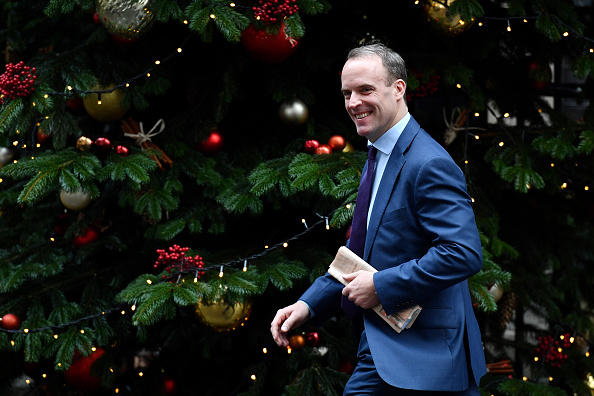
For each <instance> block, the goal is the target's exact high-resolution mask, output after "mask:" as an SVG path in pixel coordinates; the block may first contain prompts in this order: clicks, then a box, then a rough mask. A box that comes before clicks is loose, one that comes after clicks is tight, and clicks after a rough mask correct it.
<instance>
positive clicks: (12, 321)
mask: <svg viewBox="0 0 594 396" xmlns="http://www.w3.org/2000/svg"><path fill="white" fill-rule="evenodd" d="M0 326H2V328H3V329H5V330H18V329H19V328H20V327H21V320H20V319H19V317H18V316H16V315H15V314H11V313H8V314H6V315H4V316H3V317H2V319H1V320H0Z"/></svg>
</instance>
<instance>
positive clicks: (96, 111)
mask: <svg viewBox="0 0 594 396" xmlns="http://www.w3.org/2000/svg"><path fill="white" fill-rule="evenodd" d="M114 87H115V85H114V84H111V85H109V86H107V87H102V86H95V87H93V91H110V90H112V89H113V88H114ZM123 98H124V91H122V90H121V89H119V88H118V89H116V90H114V91H111V92H107V93H101V103H99V94H97V93H93V94H90V95H89V96H87V97H85V98H84V99H83V104H84V105H85V110H86V111H87V113H89V115H90V116H91V117H92V118H94V119H95V120H97V121H103V122H111V121H117V120H119V119H120V118H122V117H123V116H124V114H126V112H127V111H128V109H129V108H130V106H123V105H122V99H123Z"/></svg>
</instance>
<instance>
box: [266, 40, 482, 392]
mask: <svg viewBox="0 0 594 396" xmlns="http://www.w3.org/2000/svg"><path fill="white" fill-rule="evenodd" d="M341 82H342V93H343V95H344V100H345V107H346V110H347V112H348V113H349V115H350V117H351V119H352V120H353V122H354V123H355V125H356V128H357V133H358V134H359V135H360V136H362V137H365V138H367V140H368V144H369V145H373V146H374V147H375V148H377V154H376V157H375V160H374V161H375V171H374V176H373V184H372V190H371V204H370V206H369V208H370V209H369V211H368V213H366V214H367V215H368V218H367V230H366V237H364V239H363V241H364V250H362V252H361V253H360V254H361V257H362V258H363V259H364V260H365V261H367V262H368V263H369V264H371V265H372V266H373V267H375V268H376V269H377V270H378V272H377V273H375V274H372V273H370V272H365V271H359V272H355V273H352V274H347V275H345V276H344V278H345V280H346V281H347V282H349V284H348V285H347V286H345V287H343V285H342V284H341V283H339V282H338V281H336V280H334V279H333V278H332V277H331V276H330V275H329V274H326V275H325V276H321V277H320V278H318V279H317V280H316V281H315V282H314V284H313V285H312V286H311V287H310V288H309V289H308V290H307V291H306V292H305V293H304V294H303V296H302V297H301V298H300V300H299V301H297V302H296V303H295V304H292V305H290V306H288V307H285V308H283V309H280V310H279V311H278V312H277V314H276V316H275V318H274V319H273V321H272V324H271V332H272V336H273V338H274V340H275V341H276V343H277V344H278V345H279V346H284V347H286V346H287V345H288V339H287V332H289V331H290V330H291V329H295V328H297V327H298V326H300V325H302V324H303V323H305V322H306V321H307V320H308V319H309V318H310V317H311V318H314V319H315V320H317V321H323V320H325V319H327V318H329V317H330V316H331V315H333V314H335V312H336V309H337V308H338V306H340V305H341V299H342V298H343V297H346V298H348V300H349V301H350V302H352V303H354V305H356V306H358V307H359V308H360V313H359V314H358V316H355V317H354V319H353V320H354V322H355V323H357V322H358V321H359V322H361V318H362V319H363V320H362V323H363V324H364V326H363V327H364V328H363V329H362V332H361V333H360V334H357V335H358V336H360V341H359V349H358V362H357V366H356V367H355V371H354V372H353V374H352V376H351V378H350V379H349V381H348V383H347V385H346V387H345V390H344V395H361V394H368V395H464V396H467V395H473V396H474V395H478V394H479V391H478V389H477V385H478V383H479V380H480V378H481V377H482V376H483V375H484V374H485V373H486V365H485V357H484V353H483V349H482V343H481V335H480V330H479V327H478V324H477V321H476V318H475V316H474V312H473V308H472V303H471V299H470V293H469V291H468V283H467V279H468V278H469V277H470V276H472V275H474V274H475V273H477V272H478V271H480V269H481V266H482V254H481V244H480V239H479V235H478V230H477V227H476V223H475V219H474V213H473V211H472V207H471V200H470V198H469V196H468V194H467V192H466V182H465V178H464V175H463V173H462V171H461V170H460V168H459V167H458V166H457V165H456V164H455V163H454V161H453V160H452V158H451V157H450V156H449V154H448V153H447V152H446V151H445V150H444V149H443V148H442V147H441V146H440V145H439V144H438V143H437V142H436V141H435V140H434V139H433V138H431V136H429V135H428V134H427V133H426V132H425V131H424V130H423V129H421V128H420V126H419V124H418V123H417V122H416V121H415V120H414V118H412V117H411V115H410V114H409V113H408V107H407V104H406V100H405V94H406V67H405V64H404V61H403V60H402V58H401V57H400V56H399V55H398V54H397V53H395V52H394V51H392V50H391V49H389V48H387V47H386V46H384V45H383V44H369V45H365V46H362V47H359V48H355V49H354V50H352V51H351V52H350V53H349V55H348V57H347V61H346V63H345V65H344V67H343V70H342V75H341ZM373 151H375V149H374V150H373ZM369 163H370V162H369V161H368V163H367V164H366V167H365V169H367V168H368V165H369ZM362 184H363V183H362ZM361 188H362V187H360V190H359V195H361ZM355 212H357V208H355ZM356 216H357V214H356V213H355V217H356ZM363 224H364V223H363ZM354 227H355V225H353V229H352V231H351V239H350V240H349V247H351V245H353V239H354V236H353V234H354V232H355V229H354ZM362 228H365V226H364V225H363V226H362ZM349 301H346V303H348V302H349ZM379 303H381V304H382V305H383V307H384V309H385V310H386V313H387V314H388V315H389V314H392V313H394V312H398V311H400V310H402V309H403V308H406V307H410V306H412V305H415V304H418V305H420V306H421V307H422V311H421V313H420V314H419V316H418V317H417V319H416V321H415V322H414V323H413V325H412V327H411V328H410V329H406V330H403V331H402V332H401V333H396V332H395V331H394V330H392V329H391V328H390V327H389V326H388V325H387V324H386V323H385V322H384V321H383V320H382V319H381V318H380V317H379V316H377V315H376V313H375V312H373V311H372V310H371V309H369V308H372V307H374V306H375V305H377V304H379ZM343 305H344V306H345V307H346V305H348V304H344V302H343Z"/></svg>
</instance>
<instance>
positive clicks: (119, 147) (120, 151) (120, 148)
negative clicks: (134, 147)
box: [115, 144, 130, 157]
mask: <svg viewBox="0 0 594 396" xmlns="http://www.w3.org/2000/svg"><path fill="white" fill-rule="evenodd" d="M115 152H116V154H119V155H121V156H122V157H126V156H127V155H128V153H129V152H130V150H128V147H126V146H122V145H119V144H118V145H117V146H116V148H115Z"/></svg>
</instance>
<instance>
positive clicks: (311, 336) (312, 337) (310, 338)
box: [305, 331, 320, 347]
mask: <svg viewBox="0 0 594 396" xmlns="http://www.w3.org/2000/svg"><path fill="white" fill-rule="evenodd" d="M305 341H307V345H309V346H310V347H317V346H318V344H319V343H320V335H319V334H318V332H317V331H312V332H310V333H306V334H305Z"/></svg>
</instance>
